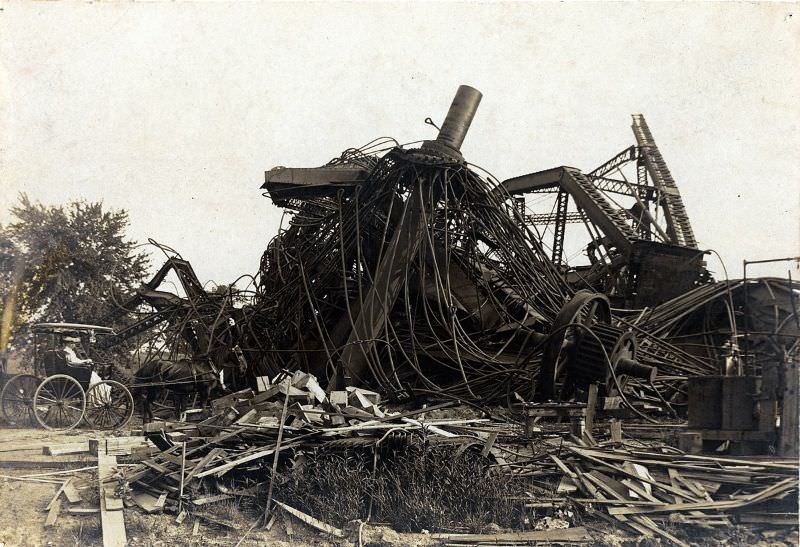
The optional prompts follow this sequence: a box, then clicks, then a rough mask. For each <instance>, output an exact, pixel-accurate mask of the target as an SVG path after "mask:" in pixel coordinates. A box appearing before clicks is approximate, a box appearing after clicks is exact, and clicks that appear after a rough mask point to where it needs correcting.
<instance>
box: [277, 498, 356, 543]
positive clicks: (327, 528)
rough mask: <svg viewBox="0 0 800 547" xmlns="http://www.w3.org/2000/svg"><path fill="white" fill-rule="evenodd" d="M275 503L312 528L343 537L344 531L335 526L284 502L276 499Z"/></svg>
mask: <svg viewBox="0 0 800 547" xmlns="http://www.w3.org/2000/svg"><path fill="white" fill-rule="evenodd" d="M275 505H277V506H278V507H280V508H281V509H283V510H284V511H286V512H287V513H289V514H290V515H292V516H294V517H297V518H298V519H300V520H301V521H303V522H305V523H306V524H308V525H309V526H311V527H312V528H316V529H317V530H319V531H320V532H325V533H326V534H330V535H332V536H335V537H344V532H342V531H341V530H340V529H338V528H335V527H333V526H331V525H330V524H327V523H325V522H322V521H321V520H318V519H315V518H314V517H312V516H311V515H307V514H306V513H303V512H302V511H300V510H298V509H295V508H293V507H289V506H288V505H286V504H285V503H281V502H279V501H276V502H275Z"/></svg>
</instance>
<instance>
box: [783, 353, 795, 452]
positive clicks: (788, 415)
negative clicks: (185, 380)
mask: <svg viewBox="0 0 800 547" xmlns="http://www.w3.org/2000/svg"><path fill="white" fill-rule="evenodd" d="M797 361H798V356H797V355H792V354H790V353H789V352H786V354H785V357H784V388H783V408H782V409H781V438H780V446H779V448H778V450H779V454H780V455H781V456H783V457H787V458H796V457H797V453H798V446H797V437H798V435H797V428H798V421H797V414H798V412H799V411H800V408H798V404H797V402H798V400H797V389H798V377H797V374H798V369H797Z"/></svg>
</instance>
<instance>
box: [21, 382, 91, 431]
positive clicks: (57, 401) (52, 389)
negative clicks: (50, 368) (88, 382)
mask: <svg viewBox="0 0 800 547" xmlns="http://www.w3.org/2000/svg"><path fill="white" fill-rule="evenodd" d="M85 409H86V393H84V391H83V388H82V387H81V384H80V383H79V382H78V381H77V380H76V379H75V378H73V377H72V376H67V375H66V374H56V375H55V376H48V377H47V378H45V379H44V381H43V382H42V383H41V385H40V386H39V387H38V388H37V389H36V394H35V395H34V397H33V412H34V415H35V416H36V421H37V422H39V424H40V425H41V426H42V427H44V428H45V429H51V430H65V429H72V428H73V427H75V426H76V425H78V424H79V423H80V421H81V419H82V418H83V411H84V410H85Z"/></svg>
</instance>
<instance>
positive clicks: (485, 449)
mask: <svg viewBox="0 0 800 547" xmlns="http://www.w3.org/2000/svg"><path fill="white" fill-rule="evenodd" d="M496 440H497V431H492V432H491V433H489V436H488V437H487V438H486V444H485V445H484V446H483V450H482V451H481V456H482V457H484V458H486V457H488V456H489V453H490V452H491V451H492V447H493V446H494V442H495V441H496Z"/></svg>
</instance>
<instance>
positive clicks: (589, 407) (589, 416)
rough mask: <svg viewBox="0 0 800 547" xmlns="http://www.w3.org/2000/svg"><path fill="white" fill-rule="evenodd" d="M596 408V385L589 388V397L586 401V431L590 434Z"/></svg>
mask: <svg viewBox="0 0 800 547" xmlns="http://www.w3.org/2000/svg"><path fill="white" fill-rule="evenodd" d="M596 408H597V384H591V385H590V386H589V396H588V397H587V399H586V430H587V431H588V432H589V433H591V432H592V428H593V427H594V413H595V409H596Z"/></svg>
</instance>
